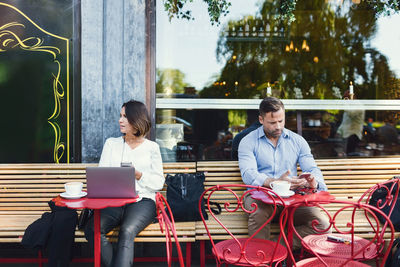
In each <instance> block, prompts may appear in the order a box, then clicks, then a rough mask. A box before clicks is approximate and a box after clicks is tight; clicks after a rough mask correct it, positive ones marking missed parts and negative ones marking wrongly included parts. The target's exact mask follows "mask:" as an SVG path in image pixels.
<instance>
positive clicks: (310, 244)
mask: <svg viewBox="0 0 400 267" xmlns="http://www.w3.org/2000/svg"><path fill="white" fill-rule="evenodd" d="M326 204H334V205H335V206H340V208H339V209H338V210H336V211H329V210H328V209H327V206H326ZM300 206H310V207H318V208H320V209H321V211H322V212H324V213H325V214H326V215H327V216H328V218H329V222H330V225H329V228H330V229H331V230H332V232H333V233H332V234H325V233H323V232H326V231H327V230H328V229H323V230H318V229H316V228H315V230H316V231H319V232H320V233H321V234H314V235H309V236H307V237H305V238H303V237H301V236H300V234H299V233H298V232H297V231H296V228H294V224H293V221H289V222H287V221H286V219H287V218H288V217H290V216H283V217H282V218H281V219H282V220H281V225H280V227H281V229H285V226H286V223H288V224H289V225H288V227H292V229H293V231H294V234H295V235H296V236H297V237H298V238H299V239H300V240H301V243H302V246H303V247H304V248H305V250H306V251H307V252H308V253H309V254H311V257H308V258H305V259H301V260H300V261H298V262H295V258H294V256H293V253H292V251H289V257H290V259H291V260H292V262H293V263H294V266H297V267H301V266H313V267H318V266H329V267H336V266H370V265H368V264H365V263H363V262H360V261H359V260H360V259H368V258H371V257H372V256H373V255H375V254H376V253H377V252H378V251H381V253H382V261H381V263H380V265H379V266H381V267H383V266H384V265H385V261H386V258H387V257H388V254H389V252H390V251H389V250H390V249H386V251H384V248H382V246H383V244H384V240H383V235H382V226H381V223H380V222H379V220H378V216H377V214H379V215H381V216H382V217H383V218H384V219H386V220H387V222H388V223H387V224H386V227H387V229H388V230H389V231H388V232H387V234H388V235H389V237H388V239H389V242H388V244H387V245H388V246H387V247H389V248H390V247H392V244H393V241H394V233H395V230H394V227H393V224H392V222H391V221H390V219H389V217H388V216H387V215H386V214H384V213H383V212H382V211H381V210H380V209H378V208H376V207H374V206H371V205H368V204H365V203H361V202H350V201H339V200H328V201H324V202H323V203H318V201H313V202H311V201H309V202H303V203H297V204H295V205H294V206H293V207H292V209H291V212H293V213H294V212H295V211H296V209H297V208H298V207H300ZM285 215H287V214H285ZM314 223H317V222H312V225H313V224H314ZM359 227H360V228H362V231H363V232H365V231H367V232H369V233H371V236H370V237H369V238H368V239H362V238H360V237H357V236H356V233H357V228H359ZM283 239H284V240H285V243H286V244H288V240H287V238H286V236H285V235H284V236H283ZM331 252H333V253H331ZM302 256H304V255H302Z"/></svg>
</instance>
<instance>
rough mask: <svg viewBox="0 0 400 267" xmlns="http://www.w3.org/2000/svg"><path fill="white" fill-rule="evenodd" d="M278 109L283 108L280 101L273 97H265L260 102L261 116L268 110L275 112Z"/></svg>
mask: <svg viewBox="0 0 400 267" xmlns="http://www.w3.org/2000/svg"><path fill="white" fill-rule="evenodd" d="M280 109H282V110H285V106H284V105H283V103H282V101H280V100H279V99H278V98H275V97H266V98H264V99H263V101H261V103H260V108H259V112H260V115H261V116H264V115H265V114H267V113H268V112H277V111H279V110H280Z"/></svg>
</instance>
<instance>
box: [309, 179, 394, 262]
mask: <svg viewBox="0 0 400 267" xmlns="http://www.w3.org/2000/svg"><path fill="white" fill-rule="evenodd" d="M399 185H400V179H398V178H394V179H391V180H388V181H385V182H383V183H379V184H376V185H374V186H373V187H371V188H369V189H368V190H367V191H366V192H365V193H364V194H363V195H362V196H361V197H360V199H359V200H358V202H359V203H365V204H369V202H370V200H371V197H372V195H374V194H375V193H377V192H378V191H379V193H380V195H382V196H383V198H384V199H383V200H379V201H378V202H377V203H376V206H377V208H378V209H379V210H381V211H382V210H383V209H387V210H388V217H389V218H390V215H391V214H392V212H393V209H394V207H395V206H396V205H395V204H396V200H397V196H398V194H399V188H400V186H399ZM388 222H389V221H386V222H385V223H384V224H383V225H382V227H381V228H380V229H381V230H380V231H381V232H380V236H379V239H378V241H379V242H377V243H376V247H375V249H371V248H370V249H369V250H368V252H365V253H361V254H358V255H356V256H355V258H354V259H355V260H357V261H366V260H371V259H375V260H376V266H378V264H379V259H380V258H382V256H383V253H384V251H383V250H384V248H385V244H384V239H383V237H384V234H385V231H386V228H387V226H388ZM335 236H337V237H340V238H343V239H348V238H349V236H348V234H335ZM354 241H355V243H356V244H357V243H360V245H361V246H362V244H365V243H368V240H366V239H364V238H361V237H355V240H354ZM304 242H305V243H306V244H307V246H308V247H310V248H312V249H314V250H315V249H318V247H321V246H322V247H325V246H327V245H329V247H330V249H329V251H328V250H326V251H320V253H321V254H322V255H324V256H328V257H339V256H343V255H349V254H343V251H342V246H341V245H340V244H332V242H329V241H327V240H326V237H325V236H319V235H309V236H307V237H306V238H304ZM327 242H329V243H328V244H327Z"/></svg>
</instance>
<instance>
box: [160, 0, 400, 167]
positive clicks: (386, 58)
mask: <svg viewBox="0 0 400 267" xmlns="http://www.w3.org/2000/svg"><path fill="white" fill-rule="evenodd" d="M231 3H232V6H231V8H230V13H229V14H228V16H227V17H225V18H223V19H222V20H221V24H220V25H218V26H212V25H211V24H210V22H209V19H208V14H207V13H206V6H205V5H204V4H203V3H202V2H201V1H194V2H193V3H192V6H190V7H189V8H190V9H191V10H192V13H193V16H194V20H190V21H188V20H183V19H181V20H177V19H173V20H172V21H171V22H169V21H168V18H167V15H166V12H165V11H164V10H163V5H162V3H161V2H157V50H156V51H157V55H156V56H157V60H156V62H157V83H156V92H157V118H156V120H157V124H158V125H157V128H158V129H159V128H160V130H157V131H160V132H163V133H162V138H160V136H159V135H157V139H162V140H163V142H164V143H165V142H166V140H169V145H168V147H165V146H163V144H162V143H160V145H161V147H162V148H166V149H168V151H167V152H168V153H167V154H168V155H170V156H171V155H173V156H172V157H169V158H168V159H169V160H183V159H185V157H186V158H190V157H196V159H204V160H207V159H230V153H229V151H230V149H231V146H230V143H231V142H232V138H233V137H234V136H235V135H236V134H237V133H238V132H239V131H240V130H242V129H243V128H245V127H248V126H249V122H248V115H247V113H248V112H247V111H248V110H255V109H257V108H258V104H259V102H260V100H261V99H262V98H264V97H265V96H267V95H272V96H275V97H278V98H281V99H283V100H284V102H285V106H286V109H287V111H288V112H287V114H286V117H287V121H286V126H287V128H289V129H292V130H293V131H296V132H297V133H299V134H301V135H303V137H305V138H306V140H307V141H308V142H309V144H310V146H311V148H312V149H313V152H315V151H316V150H317V149H315V147H316V146H318V145H320V144H323V143H324V142H325V141H329V142H333V143H334V144H335V145H333V146H334V147H335V148H336V149H335V151H332V153H329V154H326V153H325V154H324V153H322V154H321V153H317V152H315V156H316V157H317V158H318V157H344V156H377V155H392V154H398V150H399V149H398V148H397V147H398V137H397V136H398V129H399V127H398V122H397V121H398V120H397V119H398V110H399V109H400V102H399V100H395V99H398V97H399V93H400V80H399V75H400V64H399V62H400V60H399V57H400V54H399V53H398V52H397V49H395V48H397V47H398V46H399V45H400V44H399V39H398V38H396V37H395V36H394V33H396V28H395V27H396V25H398V23H399V22H400V16H399V15H392V16H390V17H383V18H378V19H376V17H375V14H374V12H373V11H372V10H370V9H368V7H367V6H366V5H365V4H364V3H363V1H361V2H360V3H358V4H355V3H354V1H325V0H313V1H309V0H299V1H298V3H297V9H296V12H295V16H296V21H295V22H293V23H291V24H289V23H287V22H285V21H278V20H276V19H275V14H276V12H275V10H276V9H277V5H279V1H268V0H265V1H248V0H233V1H231ZM350 93H353V94H350ZM349 98H353V99H349ZM345 99H346V100H345ZM357 113H358V116H356V117H357V118H358V126H354V128H357V129H358V130H357V132H356V131H355V130H353V131H352V133H351V135H350V136H352V138H351V139H349V138H348V137H349V136H348V134H349V133H350V132H346V133H344V132H343V127H344V126H342V128H340V125H341V124H343V125H345V124H347V123H350V122H349V120H351V119H352V118H353V117H354V116H355V114H357ZM351 115H354V116H351ZM166 118H170V119H166ZM176 118H179V119H183V120H185V121H186V122H187V123H189V124H190V125H191V129H192V130H191V132H190V134H189V131H188V130H187V128H188V127H187V126H185V124H184V123H181V122H178V120H177V119H176ZM249 121H251V120H249ZM354 123H355V122H354ZM174 124H180V125H181V126H180V127H183V128H181V130H180V133H181V134H180V136H181V137H179V138H178V139H176V138H175V139H174V137H171V136H173V135H172V134H171V135H168V134H167V133H166V132H165V129H166V128H167V126H166V125H174ZM328 124H329V127H330V129H329V135H328V129H327V128H328ZM171 127H177V126H171ZM185 127H186V128H185ZM161 128H162V130H161ZM182 129H183V130H182ZM185 129H186V132H185ZM171 132H173V131H172V130H171ZM182 132H183V134H182ZM207 132H210V133H207ZM211 132H212V133H211ZM389 132H390V134H389ZM321 134H322V135H323V136H327V138H328V140H320V138H321V136H320V135H321ZM381 135H387V136H390V137H382V136H381ZM168 136H170V137H168ZM182 136H183V137H182ZM318 136H319V137H318ZM388 138H389V139H390V140H389V141H388V140H386V139H388ZM385 140H386V141H385ZM221 142H224V144H223V145H222V147H223V150H224V152H223V153H220V152H218V153H217V152H215V153H211V152H210V153H207V152H208V151H213V150H215V146H218V145H220V144H221ZM339 143H340V144H339ZM182 144H183V145H182ZM389 146H392V147H394V148H393V149H389V148H388V147H389ZM190 147H192V148H193V149H194V147H200V148H197V150H196V151H197V152H196V153H195V156H193V155H191V156H190V157H189V156H187V155H186V156H182V153H181V151H180V150H182V149H186V150H189V148H190ZM201 147H204V148H201ZM340 147H342V150H343V151H337V150H338V148H340ZM218 149H220V148H218ZM178 152H179V153H180V154H179V153H178ZM179 155H181V156H179ZM168 159H167V160H168Z"/></svg>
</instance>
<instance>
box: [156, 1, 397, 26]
mask: <svg viewBox="0 0 400 267" xmlns="http://www.w3.org/2000/svg"><path fill="white" fill-rule="evenodd" d="M203 1H204V2H205V3H206V4H207V5H208V8H207V9H208V14H209V15H210V22H211V24H214V23H217V24H219V19H220V17H221V16H226V15H227V14H228V13H229V7H230V6H231V3H230V2H229V0H203ZM248 1H250V0H248ZM254 1H255V0H254ZM273 1H274V2H277V3H278V10H277V15H276V18H277V19H280V20H286V21H288V22H289V23H291V22H293V21H294V20H295V19H296V17H295V15H294V11H295V10H296V4H297V1H298V0H279V1H278V0H273ZM344 1H351V0H344ZM163 2H164V7H165V10H166V11H167V12H168V16H169V18H170V19H172V18H173V17H175V16H176V17H177V18H184V19H193V17H192V13H191V11H190V10H185V9H184V6H185V5H186V3H188V2H193V0H163ZM361 2H363V3H362V4H365V5H367V6H368V7H369V8H371V9H372V10H374V12H375V15H376V16H380V15H383V16H389V15H391V14H393V13H396V12H399V10H400V0H381V1H379V0H361Z"/></svg>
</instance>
